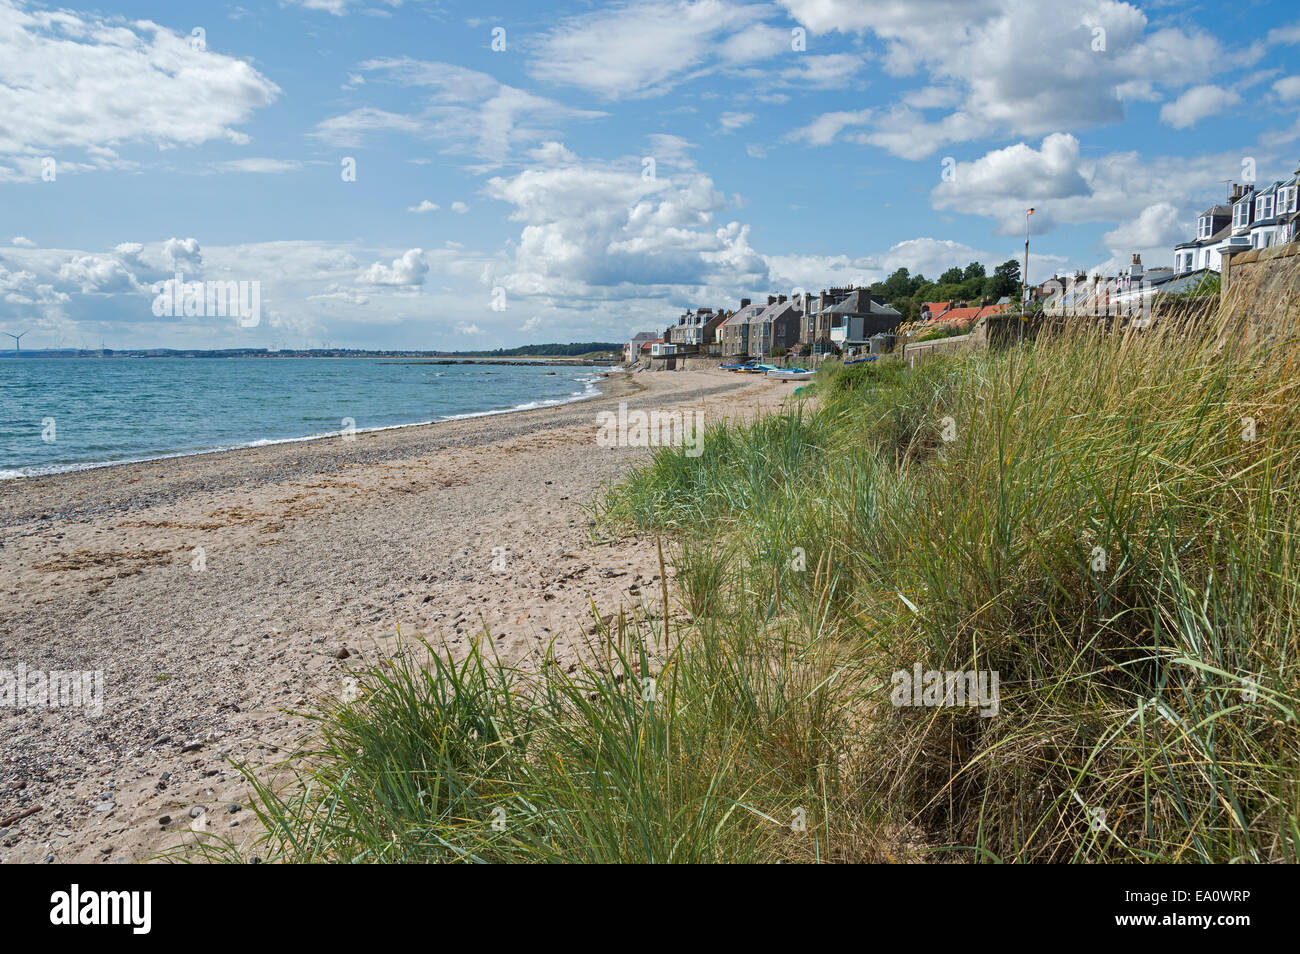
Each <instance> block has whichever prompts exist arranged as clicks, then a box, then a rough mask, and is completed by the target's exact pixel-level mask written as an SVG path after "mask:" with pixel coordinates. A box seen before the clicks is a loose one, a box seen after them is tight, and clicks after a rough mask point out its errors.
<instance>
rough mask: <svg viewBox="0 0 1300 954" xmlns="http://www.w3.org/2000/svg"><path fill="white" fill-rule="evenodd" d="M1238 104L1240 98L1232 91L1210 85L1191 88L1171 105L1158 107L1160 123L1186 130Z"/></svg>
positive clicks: (1166, 104)
mask: <svg viewBox="0 0 1300 954" xmlns="http://www.w3.org/2000/svg"><path fill="white" fill-rule="evenodd" d="M1240 102H1241V96H1240V95H1239V94H1238V93H1236V92H1234V91H1233V90H1230V89H1223V88H1222V87H1219V86H1214V85H1212V84H1204V85H1201V86H1193V87H1192V88H1191V89H1189V90H1187V91H1186V92H1184V93H1183V94H1182V95H1181V96H1179V97H1178V98H1177V99H1176V100H1174V101H1173V102H1172V103H1165V105H1163V106H1161V107H1160V121H1161V122H1162V123H1164V124H1165V125H1167V126H1173V127H1174V128H1175V129H1186V128H1187V127H1188V126H1194V125H1196V124H1197V123H1198V122H1200V121H1201V120H1202V119H1205V118H1206V117H1209V116H1213V115H1215V114H1216V113H1221V112H1223V111H1224V110H1225V109H1227V108H1228V107H1229V106H1235V105H1237V103H1240Z"/></svg>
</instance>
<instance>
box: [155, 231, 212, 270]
mask: <svg viewBox="0 0 1300 954" xmlns="http://www.w3.org/2000/svg"><path fill="white" fill-rule="evenodd" d="M162 254H163V258H164V259H165V261H166V263H167V267H168V268H173V269H179V270H181V271H184V270H185V269H189V270H190V271H198V270H199V269H201V268H202V267H203V252H202V250H201V249H200V248H199V240H198V239H196V238H185V239H178V238H169V239H168V240H167V241H166V242H164V243H163V247H162Z"/></svg>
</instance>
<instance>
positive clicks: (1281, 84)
mask: <svg viewBox="0 0 1300 954" xmlns="http://www.w3.org/2000/svg"><path fill="white" fill-rule="evenodd" d="M1273 92H1274V93H1276V94H1277V97H1278V99H1281V100H1284V101H1286V102H1291V101H1293V100H1297V99H1300V76H1284V77H1282V78H1281V79H1280V80H1278V81H1277V82H1276V83H1274V84H1273Z"/></svg>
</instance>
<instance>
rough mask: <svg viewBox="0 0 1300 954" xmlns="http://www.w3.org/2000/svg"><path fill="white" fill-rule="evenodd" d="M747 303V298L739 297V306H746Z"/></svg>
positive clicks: (748, 303) (748, 302)
mask: <svg viewBox="0 0 1300 954" xmlns="http://www.w3.org/2000/svg"><path fill="white" fill-rule="evenodd" d="M749 305H750V301H749V299H748V298H742V299H740V307H741V308H748V307H749Z"/></svg>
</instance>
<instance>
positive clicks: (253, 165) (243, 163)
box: [212, 158, 302, 175]
mask: <svg viewBox="0 0 1300 954" xmlns="http://www.w3.org/2000/svg"><path fill="white" fill-rule="evenodd" d="M212 168H213V169H216V170H218V171H220V172H252V173H263V174H270V175H278V174H280V173H284V172H297V171H298V170H299V169H301V168H302V162H301V161H299V160H297V159H264V158H257V159H231V160H229V161H227V162H214V163H213V164H212Z"/></svg>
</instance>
